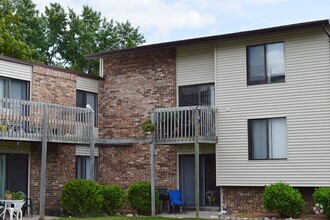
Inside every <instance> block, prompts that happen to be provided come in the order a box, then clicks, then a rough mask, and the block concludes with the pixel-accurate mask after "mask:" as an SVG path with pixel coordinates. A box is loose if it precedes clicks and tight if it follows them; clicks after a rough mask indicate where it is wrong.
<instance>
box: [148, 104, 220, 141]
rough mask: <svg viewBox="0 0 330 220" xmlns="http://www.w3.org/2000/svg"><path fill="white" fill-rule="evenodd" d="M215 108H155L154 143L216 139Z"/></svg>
mask: <svg viewBox="0 0 330 220" xmlns="http://www.w3.org/2000/svg"><path fill="white" fill-rule="evenodd" d="M216 119H217V110H216V109H215V108H211V107H204V106H192V107H178V108H159V109H155V111H154V116H153V120H154V123H155V125H156V129H155V141H156V144H187V143H195V142H196V141H197V142H199V143H212V144H215V143H217V141H218V138H217V131H216Z"/></svg>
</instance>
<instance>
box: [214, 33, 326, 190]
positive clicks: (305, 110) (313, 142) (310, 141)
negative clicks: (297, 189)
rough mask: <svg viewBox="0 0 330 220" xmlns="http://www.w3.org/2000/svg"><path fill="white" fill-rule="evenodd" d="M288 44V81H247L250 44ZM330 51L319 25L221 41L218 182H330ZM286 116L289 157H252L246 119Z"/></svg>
mask: <svg viewBox="0 0 330 220" xmlns="http://www.w3.org/2000/svg"><path fill="white" fill-rule="evenodd" d="M279 41H283V42H284V47H285V69H286V73H285V82H284V83H273V84H262V85H251V86H247V82H246V46H247V45H253V44H260V43H269V42H279ZM329 63H330V54H329V39H328V37H327V36H326V35H325V34H324V31H323V30H322V28H321V27H320V28H319V29H314V30H305V31H304V32H291V33H286V34H284V33H281V34H278V35H275V34H272V35H271V36H267V35H264V36H262V37H260V38H249V39H246V40H242V39H241V40H240V41H236V42H234V41H231V43H226V42H223V43H221V44H218V45H217V83H218V87H217V95H218V96H217V107H218V110H219V117H218V137H219V143H218V144H217V147H216V155H217V185H221V186H228V185H237V186H264V185H265V184H271V183H275V182H279V181H282V182H286V183H289V184H291V185H293V186H330V65H329ZM275 117H286V122H287V142H288V143H287V145H288V158H287V159H286V160H260V161H256V160H248V134H247V120H248V119H255V118H275Z"/></svg>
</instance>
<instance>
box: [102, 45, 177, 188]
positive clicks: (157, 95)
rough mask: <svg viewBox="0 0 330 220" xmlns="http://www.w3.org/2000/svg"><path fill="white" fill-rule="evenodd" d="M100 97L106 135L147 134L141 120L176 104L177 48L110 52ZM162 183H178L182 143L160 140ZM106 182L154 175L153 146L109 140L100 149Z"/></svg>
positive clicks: (158, 169)
mask: <svg viewBox="0 0 330 220" xmlns="http://www.w3.org/2000/svg"><path fill="white" fill-rule="evenodd" d="M99 97H100V100H99V115H100V117H99V130H100V136H101V137H104V138H143V137H145V133H144V132H143V130H142V128H141V123H142V122H143V121H144V120H146V119H148V118H150V116H151V113H152V111H153V109H154V108H156V107H174V106H176V83H175V50H174V49H164V50H158V51H150V52H142V53H135V54H130V55H123V56H116V57H110V58H104V81H101V86H100V95H99ZM157 148H158V149H159V150H158V152H159V153H158V155H157V156H156V184H157V186H163V187H168V188H175V187H176V167H177V165H176V148H175V146H158V147H157ZM99 160H100V163H99V166H100V170H99V171H100V172H99V174H100V176H99V181H100V182H101V183H103V184H112V183H118V184H120V185H122V186H123V187H125V188H126V187H128V186H129V185H130V184H132V183H133V182H135V181H142V180H150V146H149V144H147V143H145V144H133V145H131V146H111V147H110V146H104V147H103V148H101V149H100V158H99Z"/></svg>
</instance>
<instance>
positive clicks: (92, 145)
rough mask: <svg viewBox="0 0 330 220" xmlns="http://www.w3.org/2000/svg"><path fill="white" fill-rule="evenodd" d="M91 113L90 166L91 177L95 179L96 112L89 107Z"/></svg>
mask: <svg viewBox="0 0 330 220" xmlns="http://www.w3.org/2000/svg"><path fill="white" fill-rule="evenodd" d="M89 110H90V114H89V121H90V132H89V135H90V137H89V150H90V160H91V164H90V167H89V175H90V176H89V179H91V180H95V173H94V170H95V169H94V166H95V136H94V118H95V117H94V114H95V112H94V111H93V109H92V108H90V109H89Z"/></svg>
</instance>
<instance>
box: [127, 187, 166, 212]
mask: <svg viewBox="0 0 330 220" xmlns="http://www.w3.org/2000/svg"><path fill="white" fill-rule="evenodd" d="M156 195H157V194H156ZM127 197H128V201H129V203H130V205H131V207H132V208H134V209H135V210H136V211H137V212H138V213H139V214H150V213H151V184H150V182H135V183H133V184H132V185H131V186H130V187H128V191H127ZM155 199H156V205H159V203H160V201H159V198H158V196H156V198H155Z"/></svg>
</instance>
